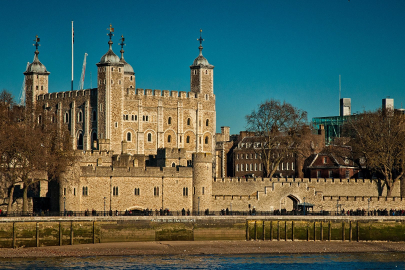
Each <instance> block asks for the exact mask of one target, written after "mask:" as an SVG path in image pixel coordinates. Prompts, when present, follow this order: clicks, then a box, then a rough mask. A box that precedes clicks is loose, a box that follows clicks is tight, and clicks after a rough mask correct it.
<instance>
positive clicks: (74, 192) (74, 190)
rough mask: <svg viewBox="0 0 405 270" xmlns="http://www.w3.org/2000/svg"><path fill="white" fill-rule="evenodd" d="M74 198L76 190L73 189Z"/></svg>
mask: <svg viewBox="0 0 405 270" xmlns="http://www.w3.org/2000/svg"><path fill="white" fill-rule="evenodd" d="M73 196H76V188H73Z"/></svg>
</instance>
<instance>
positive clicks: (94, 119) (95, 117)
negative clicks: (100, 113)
mask: <svg viewBox="0 0 405 270" xmlns="http://www.w3.org/2000/svg"><path fill="white" fill-rule="evenodd" d="M93 121H94V122H95V121H97V113H96V111H93Z"/></svg>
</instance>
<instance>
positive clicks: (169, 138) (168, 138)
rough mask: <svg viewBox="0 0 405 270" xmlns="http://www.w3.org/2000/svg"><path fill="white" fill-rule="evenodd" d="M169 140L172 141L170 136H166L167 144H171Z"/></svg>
mask: <svg viewBox="0 0 405 270" xmlns="http://www.w3.org/2000/svg"><path fill="white" fill-rule="evenodd" d="M171 140H172V136H171V135H169V136H167V142H168V143H169V142H171Z"/></svg>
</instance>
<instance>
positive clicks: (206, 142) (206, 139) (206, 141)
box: [205, 136, 208, 144]
mask: <svg viewBox="0 0 405 270" xmlns="http://www.w3.org/2000/svg"><path fill="white" fill-rule="evenodd" d="M205 144H208V136H205Z"/></svg>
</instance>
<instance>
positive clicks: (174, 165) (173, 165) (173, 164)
mask: <svg viewBox="0 0 405 270" xmlns="http://www.w3.org/2000/svg"><path fill="white" fill-rule="evenodd" d="M172 167H173V168H174V167H176V163H174V162H172ZM176 181H177V180H176Z"/></svg>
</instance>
